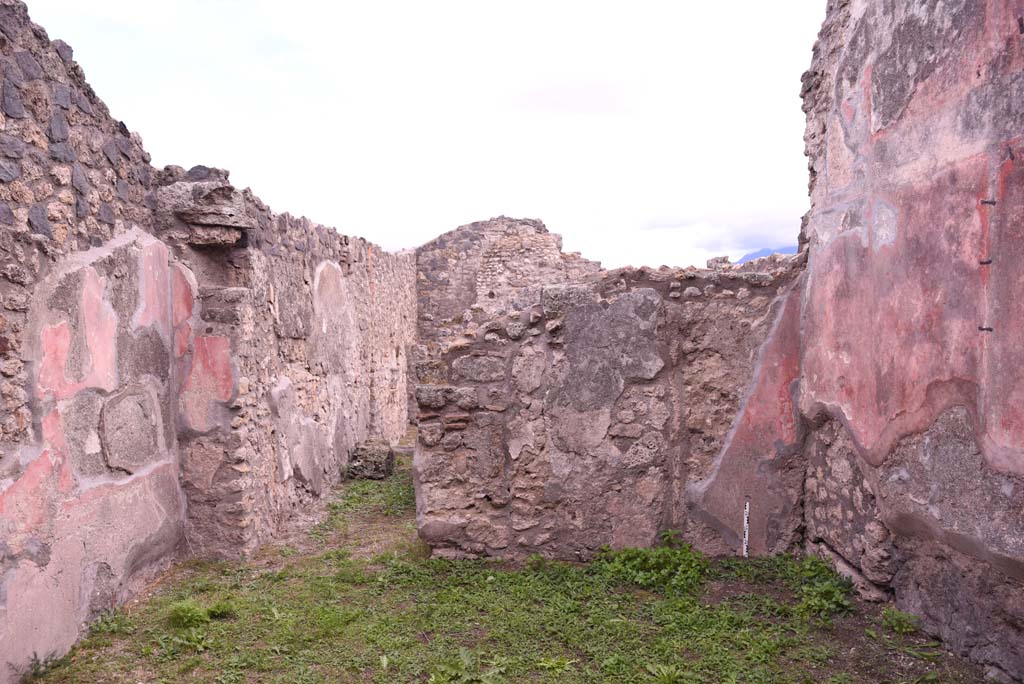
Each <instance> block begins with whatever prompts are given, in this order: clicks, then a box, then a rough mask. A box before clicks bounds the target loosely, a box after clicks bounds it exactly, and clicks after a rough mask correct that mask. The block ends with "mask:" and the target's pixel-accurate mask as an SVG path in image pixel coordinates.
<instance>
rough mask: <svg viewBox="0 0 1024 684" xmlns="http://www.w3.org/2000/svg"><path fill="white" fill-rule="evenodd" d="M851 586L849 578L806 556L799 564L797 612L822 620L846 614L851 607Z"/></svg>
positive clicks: (820, 561)
mask: <svg viewBox="0 0 1024 684" xmlns="http://www.w3.org/2000/svg"><path fill="white" fill-rule="evenodd" d="M852 588H853V585H852V584H851V583H850V581H849V580H848V579H846V578H845V577H840V576H839V575H838V574H836V572H835V571H834V570H832V568H831V567H829V565H828V564H827V563H825V561H823V560H821V559H820V558H818V557H817V556H807V557H806V558H804V560H803V561H802V562H801V563H800V571H799V589H798V593H799V596H800V601H799V603H798V604H797V611H798V612H799V613H802V614H803V615H806V616H808V617H816V618H818V619H820V620H825V621H828V620H830V619H831V618H832V617H833V616H834V615H841V614H846V613H849V612H850V611H852V610H853V604H852V603H851V602H850V590H851V589H852Z"/></svg>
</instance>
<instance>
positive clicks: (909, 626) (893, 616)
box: [882, 606, 920, 636]
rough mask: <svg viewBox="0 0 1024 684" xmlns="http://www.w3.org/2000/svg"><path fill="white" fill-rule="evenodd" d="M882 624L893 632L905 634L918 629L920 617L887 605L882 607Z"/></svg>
mask: <svg viewBox="0 0 1024 684" xmlns="http://www.w3.org/2000/svg"><path fill="white" fill-rule="evenodd" d="M882 625H883V626H884V627H885V628H886V629H888V630H889V631H891V632H895V633H896V634H899V635H901V636H905V635H907V634H913V633H914V632H916V631H917V630H918V627H919V626H920V619H919V618H918V617H917V616H916V615H911V614H910V613H904V612H903V611H902V610H899V609H897V608H893V607H891V606H886V607H885V608H883V609H882Z"/></svg>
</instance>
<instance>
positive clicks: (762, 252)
mask: <svg viewBox="0 0 1024 684" xmlns="http://www.w3.org/2000/svg"><path fill="white" fill-rule="evenodd" d="M770 254H796V245H791V246H789V247H764V248H762V249H759V250H757V251H756V252H751V253H750V254H744V255H743V256H742V257H740V260H739V261H737V262H736V263H737V264H743V263H746V262H748V261H750V260H751V259H760V258H761V257H766V256H768V255H770Z"/></svg>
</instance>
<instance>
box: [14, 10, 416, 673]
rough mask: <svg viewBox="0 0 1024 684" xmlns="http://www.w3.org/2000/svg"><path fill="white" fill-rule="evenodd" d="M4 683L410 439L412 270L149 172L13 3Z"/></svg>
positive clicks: (217, 189)
mask: <svg viewBox="0 0 1024 684" xmlns="http://www.w3.org/2000/svg"><path fill="white" fill-rule="evenodd" d="M0 70H2V73H0V181H2V184H0V304H2V309H0V397H2V402H3V404H2V405H3V410H2V412H0V682H4V683H5V684H6V682H8V681H13V678H16V677H17V676H18V673H19V672H21V671H24V670H25V669H26V668H27V667H29V665H30V664H31V662H32V661H33V660H34V659H37V660H39V661H45V660H46V659H47V658H50V657H52V656H55V655H60V654H61V653H63V652H64V651H66V650H67V648H68V647H69V646H70V645H71V644H72V643H73V642H74V641H75V639H77V637H78V635H79V634H80V633H81V630H82V629H83V628H84V626H85V625H86V624H87V623H88V622H89V621H90V620H92V619H94V618H95V617H97V616H98V615H100V614H101V613H102V612H104V611H107V610H110V609H111V608H113V607H114V606H116V605H117V604H118V603H120V602H122V601H123V600H125V599H126V598H127V597H128V596H130V595H131V594H132V593H133V592H134V591H135V590H136V589H137V588H138V587H139V586H141V584H142V583H143V582H145V581H147V580H148V579H149V578H151V577H152V576H153V575H154V574H155V573H156V572H158V571H160V570H161V569H163V568H164V567H166V565H167V563H169V562H170V561H171V560H172V559H173V558H175V557H177V556H178V555H179V554H182V553H184V554H188V555H191V554H203V555H210V554H212V555H221V556H223V555H239V554H245V553H248V552H251V551H252V550H253V549H255V548H256V547H257V546H258V545H259V544H260V543H262V542H264V541H266V540H268V539H270V538H271V537H272V536H273V534H274V533H275V531H276V530H277V528H278V526H279V525H280V523H281V522H282V521H283V520H284V519H285V518H287V517H288V516H289V515H290V514H291V513H292V512H293V511H294V510H295V508H296V507H299V506H301V505H302V504H303V503H304V502H306V501H308V500H309V499H310V498H311V497H315V496H319V495H320V494H321V493H323V492H324V490H325V487H327V486H328V485H329V484H331V483H333V482H337V481H338V480H339V479H340V478H341V477H342V476H343V474H344V472H345V468H346V465H347V462H348V458H349V454H350V451H351V450H352V449H353V448H354V446H355V445H356V444H357V443H358V442H360V441H362V440H365V439H367V438H369V437H378V438H383V439H386V440H390V441H395V440H397V439H398V437H399V436H400V435H401V434H402V433H404V431H405V429H406V425H407V394H408V392H407V389H406V374H407V366H408V360H407V350H406V347H407V345H409V343H410V342H411V340H412V339H413V337H414V335H415V324H414V320H415V311H416V309H415V299H414V280H415V258H414V256H413V255H412V254H411V253H410V254H405V255H392V254H386V253H384V252H382V251H381V250H380V249H379V248H377V247H375V246H373V245H370V244H369V243H366V242H365V241H363V240H361V239H358V238H349V237H346V236H342V235H339V234H338V233H336V232H335V231H333V230H331V229H328V228H324V227H322V226H318V225H315V224H311V223H310V222H309V221H308V220H306V219H296V218H293V217H291V216H288V215H277V214H273V213H272V212H271V211H270V210H269V209H267V207H265V206H264V205H263V204H262V203H261V202H259V200H258V199H256V198H255V197H253V196H252V195H251V193H249V192H248V191H245V192H239V191H237V190H235V189H234V188H233V187H231V185H230V184H229V183H228V182H227V174H226V172H222V171H218V170H214V169H208V168H205V167H196V168H194V169H192V170H191V171H189V172H187V173H186V172H184V171H182V170H181V169H178V168H177V167H169V168H168V169H165V170H164V171H161V172H156V171H155V170H154V169H152V168H151V167H150V165H149V156H148V155H147V154H146V153H145V151H144V150H143V149H142V146H141V142H140V140H139V138H138V137H137V136H135V135H130V134H129V133H128V131H127V128H126V127H125V126H124V124H122V123H120V122H117V121H115V120H114V119H112V118H111V116H110V114H109V113H108V111H107V108H106V107H105V106H104V105H103V103H102V102H100V101H99V100H98V99H97V98H96V96H95V94H94V93H93V92H92V90H91V88H90V87H89V86H88V84H87V83H86V82H85V79H84V76H83V74H82V71H81V69H80V68H79V67H78V65H77V64H75V62H74V61H72V54H71V49H70V48H69V47H68V46H67V45H65V44H64V43H62V42H60V41H52V42H51V41H50V40H49V39H48V37H47V36H46V33H45V32H44V31H43V29H41V28H40V27H38V26H35V25H33V24H31V22H30V21H29V18H28V15H27V12H26V9H25V6H24V5H23V4H21V3H18V2H14V1H13V0H0Z"/></svg>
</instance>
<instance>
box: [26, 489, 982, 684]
mask: <svg viewBox="0 0 1024 684" xmlns="http://www.w3.org/2000/svg"><path fill="white" fill-rule="evenodd" d="M409 480H410V478H409V473H408V471H407V470H406V469H403V470H401V471H399V473H398V474H397V475H396V476H395V477H394V478H392V480H388V481H384V482H358V483H352V485H353V486H346V488H345V490H344V492H343V493H342V494H341V496H340V498H339V499H338V500H337V501H336V502H334V504H332V513H331V514H332V515H333V516H338V517H339V519H344V520H348V521H351V522H353V524H355V523H358V522H359V521H360V520H361V516H362V517H369V518H372V519H374V520H377V519H378V518H380V517H381V516H385V517H388V518H393V519H394V525H395V526H399V527H401V529H405V528H406V526H408V522H409V518H410V516H411V508H412V506H411V497H410V494H409V492H410V491H411V482H410V481H409ZM410 534H412V533H410ZM353 543H356V542H355V541H353ZM414 548H415V547H414V546H413V545H412V544H411V539H404V540H402V541H400V542H396V544H395V545H394V546H393V548H391V549H389V550H388V551H387V553H384V554H381V555H378V556H376V557H373V558H360V557H358V555H354V554H353V552H352V549H349V548H333V549H330V550H326V551H324V550H322V549H321V551H320V552H318V553H316V554H314V555H303V554H302V553H296V554H295V555H292V556H289V557H287V558H286V559H285V560H284V561H283V562H284V563H285V564H284V565H283V566H280V567H275V568H273V569H266V568H260V567H258V566H255V565H246V564H241V563H218V564H194V565H192V566H190V567H188V568H187V569H186V570H184V571H182V572H181V576H179V577H178V579H177V580H175V581H174V582H169V583H167V584H166V585H165V586H164V587H163V588H162V589H161V590H160V591H159V592H157V594H156V595H155V596H154V597H152V598H151V599H150V600H149V601H147V602H145V603H143V604H140V605H138V606H137V607H134V608H133V609H132V610H131V611H130V612H124V613H117V614H113V615H111V616H108V617H105V618H104V619H103V620H101V621H100V622H99V623H97V626H96V627H94V628H93V630H92V633H91V634H90V636H88V637H87V638H86V639H85V640H84V641H83V642H82V643H81V644H80V645H79V646H78V647H77V648H76V649H75V650H74V651H73V653H72V654H71V655H70V657H68V658H65V659H64V660H62V661H60V662H57V663H53V664H52V665H49V666H48V667H46V668H45V670H43V669H42V668H40V671H39V672H37V673H36V674H35V675H34V676H35V678H36V680H38V681H45V682H53V683H58V682H66V683H70V682H75V683H78V684H98V683H99V682H136V681H147V682H208V683H214V684H232V683H234V682H238V683H242V682H271V683H273V682H279V683H282V684H284V683H286V682H287V683H292V682H299V683H303V682H308V683H313V682H352V683H356V682H359V683H366V682H370V683H377V684H385V683H386V684H403V683H409V684H412V683H417V684H422V683H424V682H429V683H432V684H498V683H505V682H507V683H510V684H511V683H518V682H527V683H537V684H544V683H551V684H554V683H556V682H557V683H559V684H561V683H568V684H573V683H580V684H582V683H591V682H609V683H610V682H615V683H616V684H620V683H625V684H649V683H662V684H680V683H682V684H723V683H729V682H732V683H735V684H739V683H743V684H820V683H821V682H830V681H831V682H836V684H840V683H846V682H849V683H852V684H868V683H869V682H870V683H871V684H879V683H880V682H889V683H890V684H909V683H910V682H915V681H921V682H926V681H942V682H946V683H948V684H966V683H967V682H974V681H976V677H977V673H976V671H974V670H971V669H969V668H968V667H967V666H965V665H964V664H963V663H962V662H960V661H958V660H955V659H951V658H948V657H946V656H943V657H941V658H938V659H931V660H929V659H927V658H923V657H908V656H910V654H911V652H917V653H919V654H925V655H931V653H932V650H929V649H930V645H929V644H928V643H927V642H923V641H920V640H918V639H917V638H916V637H915V636H914V635H913V634H911V633H908V632H907V631H906V630H905V629H904V628H903V627H902V626H901V625H903V624H905V623H907V621H906V620H904V619H902V618H900V619H898V620H897V618H896V617H889V618H884V621H883V618H882V617H881V616H880V613H879V611H878V610H877V609H874V608H869V607H866V606H862V605H860V604H857V603H856V601H854V600H853V599H852V598H851V597H850V595H849V586H848V585H847V584H846V583H845V582H844V581H843V580H841V579H840V578H838V577H837V576H836V575H835V574H834V573H832V572H831V570H829V569H828V567H827V566H826V565H824V563H821V562H820V561H817V560H810V559H800V558H795V557H789V556H779V557H776V558H769V559H751V560H739V559H721V560H711V559H708V558H705V557H703V556H702V555H701V554H699V553H697V552H695V551H694V550H693V549H691V548H689V547H688V546H686V545H684V544H680V543H678V542H677V541H676V540H675V539H674V538H672V537H669V538H667V539H666V543H665V544H663V545H662V546H661V547H659V548H656V549H639V550H638V549H630V550H622V551H605V552H603V553H601V554H600V555H599V557H598V558H597V559H595V561H594V562H592V563H590V564H587V565H577V564H569V563H560V562H553V561H547V560H544V559H541V558H539V557H538V558H534V559H531V561H530V562H528V563H526V564H525V565H524V567H521V568H513V567H508V566H507V565H505V564H498V563H494V562H487V561H447V560H438V559H429V558H425V557H423V556H422V554H421V553H419V552H413V551H410V549H414ZM870 610H874V613H872V614H868V613H867V612H866V611H870ZM893 615H895V614H893ZM869 625H872V626H877V625H882V626H883V628H884V629H885V630H887V633H896V634H897V635H898V636H899V639H898V640H895V639H889V638H878V637H877V635H876V638H871V637H869V636H868V635H866V633H865V631H866V629H868V626H869ZM851 654H852V655H851ZM849 673H856V674H849ZM929 677H932V679H929ZM934 677H938V679H934Z"/></svg>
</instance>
